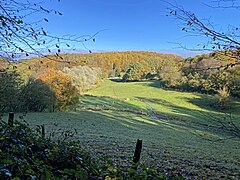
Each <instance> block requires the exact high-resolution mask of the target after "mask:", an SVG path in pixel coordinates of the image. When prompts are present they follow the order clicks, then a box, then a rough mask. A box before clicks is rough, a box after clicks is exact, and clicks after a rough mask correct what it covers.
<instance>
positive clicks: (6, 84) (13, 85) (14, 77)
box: [0, 71, 22, 112]
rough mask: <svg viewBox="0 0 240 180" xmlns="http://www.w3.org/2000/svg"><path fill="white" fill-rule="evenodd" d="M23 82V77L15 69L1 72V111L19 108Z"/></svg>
mask: <svg viewBox="0 0 240 180" xmlns="http://www.w3.org/2000/svg"><path fill="white" fill-rule="evenodd" d="M21 84H22V81H21V78H20V76H19V74H18V73H17V72H15V71H13V72H5V73H1V74H0V97H1V100H0V112H3V111H6V112H7V111H15V110H16V109H17V107H18V103H19V101H18V97H19V94H20V86H21Z"/></svg>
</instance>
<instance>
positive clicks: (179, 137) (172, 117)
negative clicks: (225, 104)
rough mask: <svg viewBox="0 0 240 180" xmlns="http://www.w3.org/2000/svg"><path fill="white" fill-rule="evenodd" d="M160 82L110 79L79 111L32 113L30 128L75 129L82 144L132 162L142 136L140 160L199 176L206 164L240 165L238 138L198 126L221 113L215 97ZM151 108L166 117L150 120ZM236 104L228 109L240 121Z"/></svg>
mask: <svg viewBox="0 0 240 180" xmlns="http://www.w3.org/2000/svg"><path fill="white" fill-rule="evenodd" d="M157 83H158V82H157V81H150V82H131V83H121V82H113V81H110V80H106V81H103V83H102V84H101V85H100V86H99V87H98V88H96V89H95V90H93V91H90V92H88V93H87V96H83V97H80V101H81V102H80V104H79V106H78V107H77V111H76V112H69V113H29V114H28V115H27V116H26V117H25V118H26V120H27V121H28V122H29V124H30V125H32V126H35V125H41V124H45V125H46V129H47V130H48V132H49V131H51V129H49V128H48V125H49V124H51V123H57V124H58V127H61V128H66V129H68V128H76V130H77V132H78V135H77V138H78V139H79V140H80V142H81V145H83V146H86V148H89V149H90V150H91V151H94V152H95V153H97V154H100V155H108V156H111V157H114V158H116V159H119V158H120V159H121V160H123V161H124V160H126V159H127V160H128V161H131V159H132V155H133V151H134V146H135V142H136V140H137V139H142V140H143V153H142V160H141V161H144V162H146V163H150V162H151V163H153V164H155V166H159V165H161V164H162V165H164V166H170V167H172V166H173V167H178V168H182V169H184V168H186V169H189V168H192V169H195V170H193V171H197V173H200V174H201V173H206V172H205V170H206V168H204V167H205V166H204V165H209V164H213V165H214V166H217V167H218V168H219V169H221V167H225V168H229V169H231V170H234V169H235V170H236V169H239V168H240V165H239V158H240V157H239V146H240V143H239V141H238V140H235V139H230V140H223V141H215V140H219V139H225V138H228V136H227V135H226V134H222V133H221V130H219V132H215V131H212V130H211V129H209V128H205V127H202V126H200V125H199V124H198V123H205V124H211V123H212V122H211V118H209V117H210V115H211V116H217V117H220V118H221V117H223V114H222V113H220V112H217V111H216V110H215V109H214V108H213V107H211V106H210V105H211V104H212V103H213V102H214V98H213V96H209V95H202V94H197V93H187V92H176V91H170V90H164V89H160V88H159V87H157ZM233 104H235V105H236V106H237V104H238V102H237V101H235V102H234V103H233ZM151 108H152V110H153V111H156V112H157V113H158V114H160V117H161V116H162V117H163V118H151V112H149V111H150V110H151ZM235 108H236V107H233V108H232V110H230V112H232V113H233V115H235V117H236V118H235V120H236V122H237V123H238V125H239V124H240V122H239V121H238V120H237V119H239V117H240V115H239V111H236V109H235ZM126 110H128V111H126ZM209 139H210V140H213V141H209ZM149 156H150V157H151V158H149ZM152 157H153V158H152ZM122 158H123V159H122ZM169 161H170V162H169ZM189 161H190V162H193V163H194V164H198V163H199V164H200V165H199V168H197V169H196V167H190V165H189V164H188V162H189ZM223 174H224V172H223Z"/></svg>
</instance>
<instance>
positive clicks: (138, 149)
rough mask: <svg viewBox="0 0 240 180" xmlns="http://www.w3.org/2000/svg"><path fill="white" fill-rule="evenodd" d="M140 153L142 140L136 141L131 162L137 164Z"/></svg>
mask: <svg viewBox="0 0 240 180" xmlns="http://www.w3.org/2000/svg"><path fill="white" fill-rule="evenodd" d="M141 151H142V140H139V139H138V140H137V144H136V148H135V152H134V157H133V162H134V163H138V162H139V160H140V156H141Z"/></svg>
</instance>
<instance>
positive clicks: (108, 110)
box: [78, 95, 225, 135]
mask: <svg viewBox="0 0 240 180" xmlns="http://www.w3.org/2000/svg"><path fill="white" fill-rule="evenodd" d="M134 99H135V100H138V101H141V102H144V103H146V104H148V108H147V109H142V108H140V107H139V106H137V105H133V104H130V103H129V102H128V101H129V100H128V99H127V98H126V99H120V98H116V97H108V96H92V95H87V96H83V97H81V101H82V103H80V104H79V107H78V110H80V111H81V110H90V111H91V112H96V111H101V112H102V113H103V114H102V115H103V116H105V118H106V119H108V121H114V120H116V122H120V124H121V125H123V126H126V127H128V128H132V129H139V127H137V125H141V126H146V125H151V126H154V127H155V126H156V127H159V126H164V125H165V126H166V127H168V128H171V129H175V130H177V129H179V128H180V129H182V128H185V127H186V128H190V129H192V130H194V131H196V130H198V131H208V132H209V133H214V134H218V135H225V134H224V132H223V131H221V130H217V131H216V129H217V128H218V127H219V124H214V123H215V122H214V121H213V122H211V119H212V118H213V117H216V118H219V117H221V116H222V115H221V114H220V113H219V112H216V111H215V110H214V109H213V108H211V107H210V106H208V103H209V101H210V100H209V99H208V97H207V96H206V95H199V96H198V97H197V98H187V100H185V101H188V102H190V103H192V104H195V105H197V106H199V107H201V108H202V109H205V111H199V110H195V109H191V108H187V107H182V106H178V105H175V104H173V103H171V102H169V101H166V100H161V99H157V98H146V97H134ZM185 99H186V98H185ZM154 105H158V106H164V107H166V108H168V109H171V111H172V113H166V112H164V113H163V112H161V111H159V110H155V109H154V108H152V107H151V106H153V107H154ZM121 113H129V114H132V115H135V116H136V115H137V116H141V117H143V118H144V119H145V120H146V121H136V120H132V119H131V118H129V117H130V116H129V115H128V116H126V117H125V116H124V117H121V116H122V115H121ZM118 118H119V119H120V120H121V121H119V119H118ZM103 119H104V118H103ZM210 124H211V125H212V127H213V128H209V125H210ZM140 129H141V128H140Z"/></svg>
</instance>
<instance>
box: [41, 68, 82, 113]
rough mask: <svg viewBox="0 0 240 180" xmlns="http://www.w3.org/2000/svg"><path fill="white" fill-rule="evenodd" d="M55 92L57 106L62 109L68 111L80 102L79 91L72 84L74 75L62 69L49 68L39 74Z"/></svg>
mask: <svg viewBox="0 0 240 180" xmlns="http://www.w3.org/2000/svg"><path fill="white" fill-rule="evenodd" d="M38 78H39V79H41V80H42V81H43V82H45V83H46V84H47V85H48V86H49V87H50V88H51V90H52V91H54V92H55V95H56V99H57V108H58V109H59V110H60V111H67V110H69V109H70V107H71V106H73V105H75V104H76V103H77V102H78V96H79V93H78V91H77V88H76V87H75V86H73V85H72V77H71V76H70V75H68V74H65V73H63V72H62V71H59V70H55V69H52V68H49V69H48V70H47V71H45V72H42V73H41V74H39V76H38Z"/></svg>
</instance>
